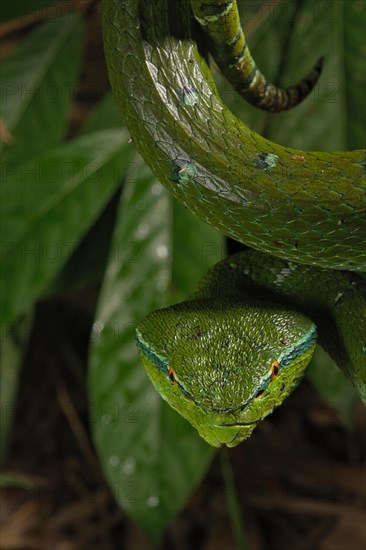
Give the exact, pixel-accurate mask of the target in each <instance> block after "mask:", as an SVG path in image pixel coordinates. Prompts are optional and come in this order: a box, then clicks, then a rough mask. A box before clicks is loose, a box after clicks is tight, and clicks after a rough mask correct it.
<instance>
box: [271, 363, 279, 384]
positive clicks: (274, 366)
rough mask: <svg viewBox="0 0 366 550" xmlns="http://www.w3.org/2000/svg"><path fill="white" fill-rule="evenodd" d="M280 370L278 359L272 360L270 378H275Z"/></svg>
mask: <svg viewBox="0 0 366 550" xmlns="http://www.w3.org/2000/svg"><path fill="white" fill-rule="evenodd" d="M279 372H280V364H279V362H278V361H273V363H272V365H271V380H273V379H274V378H276V377H277V376H278V373H279Z"/></svg>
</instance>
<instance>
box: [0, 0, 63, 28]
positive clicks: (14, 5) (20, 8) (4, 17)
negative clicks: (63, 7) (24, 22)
mask: <svg viewBox="0 0 366 550" xmlns="http://www.w3.org/2000/svg"><path fill="white" fill-rule="evenodd" d="M63 1H64V0H23V1H22V2H20V1H19V0H1V10H0V23H7V22H8V21H11V20H12V19H18V18H20V17H21V18H22V19H23V18H25V17H26V16H27V15H29V14H31V13H33V12H36V11H41V10H44V9H46V8H49V7H50V6H53V5H55V4H60V3H61V2H63Z"/></svg>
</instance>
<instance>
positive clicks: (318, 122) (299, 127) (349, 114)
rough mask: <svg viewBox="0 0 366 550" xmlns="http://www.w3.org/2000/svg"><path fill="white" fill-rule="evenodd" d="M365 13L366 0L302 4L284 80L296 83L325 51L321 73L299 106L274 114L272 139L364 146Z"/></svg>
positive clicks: (330, 147)
mask: <svg viewBox="0 0 366 550" xmlns="http://www.w3.org/2000/svg"><path fill="white" fill-rule="evenodd" d="M356 8H357V9H356ZM365 12H366V4H365V3H364V2H361V3H358V2H349V1H348V0H337V1H334V2H318V1H317V0H305V1H304V2H303V3H302V4H301V10H299V13H298V17H297V21H296V25H295V27H294V30H293V32H292V33H291V35H290V40H289V44H288V52H289V53H288V55H287V56H286V63H285V70H284V73H283V74H282V77H281V82H283V83H286V84H288V83H291V82H294V81H295V80H297V79H298V78H299V77H301V75H304V74H305V73H306V71H307V70H309V69H310V68H311V64H312V63H313V62H314V61H315V60H316V59H317V58H318V57H320V56H322V55H323V56H324V67H323V72H322V74H321V76H320V79H319V82H318V83H317V85H316V86H315V88H314V90H313V92H312V93H311V94H310V96H309V97H308V98H307V99H306V100H305V101H304V102H303V103H302V104H301V105H299V106H298V107H296V108H295V109H293V110H292V111H291V112H290V113H282V114H280V115H277V116H273V115H272V116H271V117H270V118H271V123H270V128H269V134H268V135H269V137H270V138H271V139H274V140H275V141H279V142H280V143H284V144H287V145H291V146H293V147H298V148H300V149H313V150H314V149H315V150H320V151H324V150H327V151H336V150H347V149H352V148H360V147H364V146H365V141H366V139H365V138H366V127H365V124H364V120H365V114H366V105H365V101H364V89H365V88H366V64H365V62H364V57H365V51H366V33H365V32H364V31H365V24H366V19H365V17H366V13H365ZM302 59H304V61H303V62H302V63H299V60H302ZM305 61H306V63H305Z"/></svg>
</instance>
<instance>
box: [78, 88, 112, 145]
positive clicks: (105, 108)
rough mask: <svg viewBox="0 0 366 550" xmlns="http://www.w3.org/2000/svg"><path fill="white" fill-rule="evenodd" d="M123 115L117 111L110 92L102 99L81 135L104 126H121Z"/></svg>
mask: <svg viewBox="0 0 366 550" xmlns="http://www.w3.org/2000/svg"><path fill="white" fill-rule="evenodd" d="M120 127H121V115H120V114H119V112H118V111H117V107H116V104H115V102H114V99H113V95H112V92H108V93H106V94H105V96H104V97H103V98H102V99H101V100H100V102H99V103H98V105H97V107H96V108H95V109H94V111H93V112H92V114H91V115H90V117H89V118H88V120H87V121H86V122H85V124H84V126H83V127H82V128H81V131H80V135H82V134H87V133H89V132H95V131H97V130H101V129H103V128H120Z"/></svg>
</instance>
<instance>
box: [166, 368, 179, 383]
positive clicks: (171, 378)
mask: <svg viewBox="0 0 366 550" xmlns="http://www.w3.org/2000/svg"><path fill="white" fill-rule="evenodd" d="M168 376H169V379H170V381H171V382H173V384H176V382H177V381H176V379H175V372H174V370H173V369H172V368H170V369H169V371H168Z"/></svg>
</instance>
